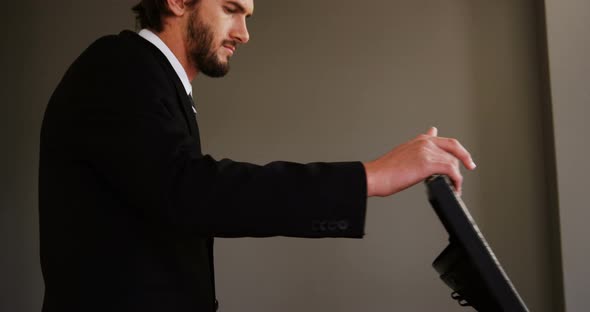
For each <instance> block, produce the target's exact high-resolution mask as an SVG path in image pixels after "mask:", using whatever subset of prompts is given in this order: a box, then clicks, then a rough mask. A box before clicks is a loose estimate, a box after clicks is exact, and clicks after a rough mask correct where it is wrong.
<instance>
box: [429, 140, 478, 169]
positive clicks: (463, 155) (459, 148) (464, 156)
mask: <svg viewBox="0 0 590 312" xmlns="http://www.w3.org/2000/svg"><path fill="white" fill-rule="evenodd" d="M433 142H434V144H436V146H438V147H439V148H441V149H443V150H444V151H446V152H448V153H450V154H452V155H453V156H455V157H457V158H458V159H459V160H461V162H462V163H463V165H464V166H465V168H467V169H469V170H473V169H475V167H477V165H476V164H475V162H473V159H472V158H471V154H470V153H469V152H468V151H467V149H465V147H463V145H461V143H459V141H457V140H455V139H451V138H441V137H436V138H434V139H433Z"/></svg>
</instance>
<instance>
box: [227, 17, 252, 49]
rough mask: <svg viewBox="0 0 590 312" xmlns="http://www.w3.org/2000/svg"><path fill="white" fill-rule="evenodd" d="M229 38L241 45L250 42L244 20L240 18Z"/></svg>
mask: <svg viewBox="0 0 590 312" xmlns="http://www.w3.org/2000/svg"><path fill="white" fill-rule="evenodd" d="M230 36H231V37H232V39H234V40H236V41H238V42H239V43H242V44H244V43H248V41H250V34H249V33H248V26H247V25H246V19H244V18H242V19H240V21H239V22H236V25H235V27H233V29H232V33H231V35H230Z"/></svg>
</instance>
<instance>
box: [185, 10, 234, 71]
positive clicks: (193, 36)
mask: <svg viewBox="0 0 590 312" xmlns="http://www.w3.org/2000/svg"><path fill="white" fill-rule="evenodd" d="M197 13H198V10H195V11H193V12H191V15H190V16H189V21H188V25H187V37H188V38H187V42H188V55H189V57H190V59H191V61H192V62H193V64H194V65H195V67H196V69H197V71H200V72H202V73H203V74H205V75H207V76H209V77H213V78H216V77H223V76H225V75H226V74H227V73H228V72H229V61H226V62H222V61H221V60H220V59H219V57H218V56H217V53H215V51H216V50H215V49H214V48H213V38H214V35H213V31H211V27H209V26H208V25H206V24H205V23H203V22H201V21H200V20H199V19H198V18H197Z"/></svg>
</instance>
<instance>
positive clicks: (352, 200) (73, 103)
mask: <svg viewBox="0 0 590 312" xmlns="http://www.w3.org/2000/svg"><path fill="white" fill-rule="evenodd" d="M39 171H40V173H39V196H40V198H39V212H40V235H41V237H40V238H41V265H42V271H43V276H44V279H45V297H44V303H43V311H45V312H52V311H62V312H63V311H77V312H78V311H142V312H149V311H179V312H180V311H213V310H215V306H216V300H215V288H214V276H213V256H212V255H213V251H212V248H213V237H245V236H250V237H268V236H276V235H281V236H293V237H310V238H315V237H353V238H359V237H362V235H363V231H364V218H365V205H366V177H365V171H364V168H363V166H362V164H361V163H360V162H342V163H312V164H297V163H289V162H273V163H270V164H267V165H265V166H258V165H254V164H248V163H241V162H235V161H231V160H228V159H224V160H220V161H218V160H215V159H213V158H212V157H210V156H208V155H203V154H202V153H201V147H200V141H199V130H198V127H197V123H196V120H195V116H194V114H193V112H192V109H191V107H190V102H189V100H188V97H187V95H186V93H185V90H184V88H183V87H182V84H181V82H180V80H179V78H178V76H177V75H176V73H175V72H174V70H173V68H172V66H171V65H170V63H169V62H168V61H167V59H166V58H165V56H164V55H163V54H162V53H161V52H160V51H159V50H158V49H157V48H156V47H155V46H153V45H152V44H151V43H149V42H148V41H146V40H144V39H143V38H141V37H140V36H138V35H137V34H135V33H133V32H130V31H124V32H122V33H121V34H119V35H113V36H106V37H103V38H101V39H99V40H97V41H96V42H94V43H93V44H92V45H91V46H90V47H89V48H88V49H87V50H86V51H84V52H83V53H82V55H81V56H80V57H79V58H78V59H77V60H76V61H75V62H74V63H73V64H72V65H71V67H70V68H69V69H68V71H67V72H66V74H65V75H64V77H63V79H62V81H61V82H60V83H59V85H58V86H57V88H56V90H55V92H54V93H53V95H52V97H51V99H50V101H49V104H48V106H47V109H46V112H45V116H44V120H43V126H42V131H41V157H40V169H39Z"/></svg>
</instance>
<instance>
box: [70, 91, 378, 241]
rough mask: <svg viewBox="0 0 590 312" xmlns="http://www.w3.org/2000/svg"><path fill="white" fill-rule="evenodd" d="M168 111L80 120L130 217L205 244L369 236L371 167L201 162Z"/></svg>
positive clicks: (87, 148) (83, 137)
mask: <svg viewBox="0 0 590 312" xmlns="http://www.w3.org/2000/svg"><path fill="white" fill-rule="evenodd" d="M162 101H164V100H162V99H160V100H158V101H155V102H157V103H150V105H146V106H144V107H147V108H148V109H136V110H132V111H131V110H124V109H123V110H116V109H112V108H111V109H108V108H99V109H94V110H93V111H86V112H84V113H81V114H80V116H77V117H76V118H75V119H76V123H77V125H76V128H77V130H76V131H77V133H78V134H79V137H78V138H77V139H76V140H75V141H76V145H77V146H79V147H78V148H77V149H79V152H80V153H81V155H83V159H84V161H87V162H88V164H89V165H90V166H92V167H93V168H94V169H95V170H94V172H96V174H97V175H99V176H100V178H101V179H103V180H104V181H105V182H106V183H107V184H108V185H111V186H112V187H113V191H114V192H115V193H116V195H117V196H119V197H120V198H121V200H123V201H125V206H126V207H130V209H136V210H137V212H138V213H139V214H140V215H142V216H144V217H146V218H151V219H152V220H155V221H157V222H159V223H161V224H162V226H171V227H174V228H176V229H179V230H182V231H189V232H194V233H196V234H198V235H202V236H216V237H248V236H250V237H267V236H292V237H310V238H319V237H351V238H360V237H362V236H363V234H364V223H365V211H366V197H367V191H366V176H365V170H364V167H363V165H362V163H360V162H339V163H310V164H299V163H293V162H281V161H277V162H272V163H269V164H267V165H264V166H260V165H255V164H249V163H244V162H236V161H232V160H229V159H223V160H219V161H218V160H215V159H213V158H212V157H211V156H208V155H201V153H200V147H199V142H198V140H196V139H195V138H192V137H190V136H189V135H188V134H187V133H186V129H184V128H183V125H182V123H179V122H178V121H177V120H175V119H173V118H172V115H171V114H170V112H169V110H166V109H165V107H166V105H165V104H166V103H161V102H162ZM168 104H170V103H168ZM160 108H162V109H160Z"/></svg>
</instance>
